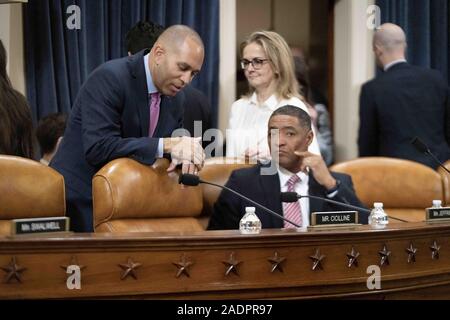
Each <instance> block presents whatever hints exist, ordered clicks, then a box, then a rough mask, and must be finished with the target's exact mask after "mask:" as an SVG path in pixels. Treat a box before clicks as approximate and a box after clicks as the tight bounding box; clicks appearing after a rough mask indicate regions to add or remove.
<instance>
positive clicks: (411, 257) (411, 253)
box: [406, 242, 417, 263]
mask: <svg viewBox="0 0 450 320" xmlns="http://www.w3.org/2000/svg"><path fill="white" fill-rule="evenodd" d="M406 252H407V253H408V263H411V262H413V263H414V262H416V253H417V248H414V246H413V243H412V242H411V243H410V244H409V247H408V248H406Z"/></svg>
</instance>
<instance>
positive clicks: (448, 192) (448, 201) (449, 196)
mask: <svg viewBox="0 0 450 320" xmlns="http://www.w3.org/2000/svg"><path fill="white" fill-rule="evenodd" d="M444 166H445V167H446V168H447V169H449V170H450V160H448V161H447V162H445V163H444ZM438 172H439V174H440V175H441V178H442V183H443V184H444V199H443V201H442V205H444V206H447V207H450V173H448V172H447V171H445V170H444V169H442V168H441V167H439V169H438Z"/></svg>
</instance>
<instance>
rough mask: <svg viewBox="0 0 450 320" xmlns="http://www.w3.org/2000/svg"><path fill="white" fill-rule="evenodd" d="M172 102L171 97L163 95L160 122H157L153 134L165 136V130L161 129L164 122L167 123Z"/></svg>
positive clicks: (160, 106)
mask: <svg viewBox="0 0 450 320" xmlns="http://www.w3.org/2000/svg"><path fill="white" fill-rule="evenodd" d="M170 104H171V99H170V97H166V96H163V95H161V103H160V105H159V118H158V123H157V124H156V129H155V133H154V135H153V136H155V137H162V136H164V132H161V131H162V126H163V125H164V124H167V121H166V120H167V116H168V112H169V110H170V109H169V108H170Z"/></svg>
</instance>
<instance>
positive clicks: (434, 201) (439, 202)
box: [432, 200, 442, 209]
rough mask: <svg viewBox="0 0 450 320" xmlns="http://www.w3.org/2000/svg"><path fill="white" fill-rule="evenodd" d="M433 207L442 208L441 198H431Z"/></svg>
mask: <svg viewBox="0 0 450 320" xmlns="http://www.w3.org/2000/svg"><path fill="white" fill-rule="evenodd" d="M432 208H433V209H439V208H442V201H441V200H433V206H432Z"/></svg>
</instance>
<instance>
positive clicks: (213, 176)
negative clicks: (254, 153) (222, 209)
mask: <svg viewBox="0 0 450 320" xmlns="http://www.w3.org/2000/svg"><path fill="white" fill-rule="evenodd" d="M249 166H251V165H250V164H248V163H245V160H244V159H242V160H240V159H227V158H221V157H218V158H210V159H207V160H206V162H205V166H204V168H203V170H202V171H200V178H201V179H202V180H204V181H208V182H213V183H215V184H219V185H225V184H226V183H227V181H228V179H229V177H230V175H231V173H232V172H233V171H234V170H237V169H241V168H246V167H249ZM201 186H202V190H203V212H202V214H203V215H205V216H207V217H208V218H209V217H210V216H211V214H212V212H213V207H214V203H215V202H216V201H217V199H218V198H219V195H220V193H221V192H222V189H221V188H218V187H214V186H211V185H207V184H202V185H201Z"/></svg>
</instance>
